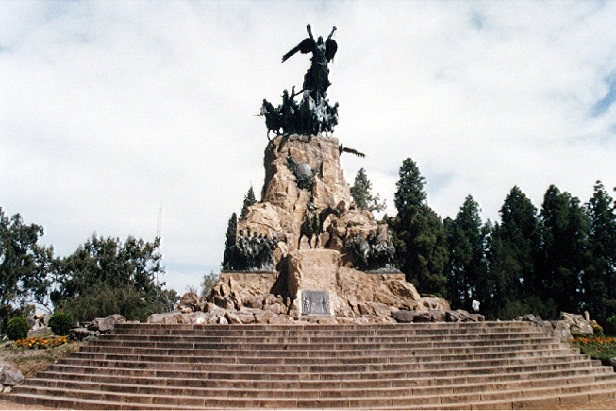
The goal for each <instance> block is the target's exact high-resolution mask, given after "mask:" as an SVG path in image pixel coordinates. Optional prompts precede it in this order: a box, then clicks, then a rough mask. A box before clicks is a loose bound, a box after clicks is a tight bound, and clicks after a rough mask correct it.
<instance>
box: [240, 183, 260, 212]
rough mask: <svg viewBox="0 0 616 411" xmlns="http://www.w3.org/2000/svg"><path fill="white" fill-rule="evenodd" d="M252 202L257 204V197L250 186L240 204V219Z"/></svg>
mask: <svg viewBox="0 0 616 411" xmlns="http://www.w3.org/2000/svg"><path fill="white" fill-rule="evenodd" d="M254 204H257V198H256V197H255V192H254V190H253V189H252V186H250V188H249V189H248V192H247V193H246V195H245V196H244V203H243V204H242V211H241V212H240V220H242V219H243V218H244V217H245V216H246V213H248V207H250V206H251V205H254Z"/></svg>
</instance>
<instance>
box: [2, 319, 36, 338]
mask: <svg viewBox="0 0 616 411" xmlns="http://www.w3.org/2000/svg"><path fill="white" fill-rule="evenodd" d="M28 331H30V323H28V320H27V319H26V317H13V318H11V319H10V320H9V322H8V324H7V327H6V335H7V337H9V339H10V340H21V339H23V338H26V337H27V336H28Z"/></svg>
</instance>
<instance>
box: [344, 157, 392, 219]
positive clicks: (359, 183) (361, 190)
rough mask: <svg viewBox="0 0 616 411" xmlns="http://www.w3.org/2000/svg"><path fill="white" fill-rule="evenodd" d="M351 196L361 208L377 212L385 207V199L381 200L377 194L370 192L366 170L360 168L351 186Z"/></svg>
mask: <svg viewBox="0 0 616 411" xmlns="http://www.w3.org/2000/svg"><path fill="white" fill-rule="evenodd" d="M351 196H353V200H355V204H357V207H358V208H359V209H361V210H369V211H372V212H379V211H383V210H385V208H387V204H386V202H385V200H383V201H382V202H381V199H380V196H379V194H376V195H373V194H372V183H371V182H370V180H368V176H367V175H366V170H364V168H363V167H362V168H360V169H359V170H358V171H357V175H356V176H355V183H354V184H353V186H352V187H351Z"/></svg>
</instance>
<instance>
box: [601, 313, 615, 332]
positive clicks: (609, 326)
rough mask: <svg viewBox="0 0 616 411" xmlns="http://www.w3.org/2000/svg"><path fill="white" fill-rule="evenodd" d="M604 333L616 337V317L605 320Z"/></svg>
mask: <svg viewBox="0 0 616 411" xmlns="http://www.w3.org/2000/svg"><path fill="white" fill-rule="evenodd" d="M604 332H605V333H606V334H607V335H616V315H612V316H611V317H609V318H607V319H606V320H605V327H604Z"/></svg>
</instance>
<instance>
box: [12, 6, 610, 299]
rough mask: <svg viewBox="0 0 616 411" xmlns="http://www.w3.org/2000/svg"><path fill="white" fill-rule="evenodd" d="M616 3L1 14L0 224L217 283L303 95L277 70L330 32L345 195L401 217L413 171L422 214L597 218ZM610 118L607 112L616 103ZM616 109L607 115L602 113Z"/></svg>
mask: <svg viewBox="0 0 616 411" xmlns="http://www.w3.org/2000/svg"><path fill="white" fill-rule="evenodd" d="M615 17H616V3H611V2H607V3H606V2H591V1H579V2H578V1H571V2H566V3H564V4H563V2H530V1H528V2H527V1H518V2H513V3H507V2H412V1H408V2H407V1H388V2H384V1H383V2H378V1H354V2H346V1H339V2H338V1H337V2H322V1H305V2H292V3H291V2H283V1H270V2H260V1H220V2H216V1H204V2H192V1H189V2H181V1H174V2H137V1H135V2H89V1H83V2H76V3H75V2H69V3H63V2H27V1H14V2H4V3H1V4H0V78H2V79H3V81H2V82H1V83H0V95H1V96H2V100H3V104H2V105H1V106H0V172H1V176H2V178H1V179H0V181H1V182H0V192H1V193H2V198H0V206H2V207H3V208H4V209H5V210H6V212H7V213H9V214H13V213H17V212H19V213H21V214H22V215H23V216H24V218H25V219H26V221H28V222H35V223H38V224H42V225H43V226H44V227H45V228H46V235H45V237H44V240H45V241H46V242H48V243H50V244H53V245H54V246H55V248H56V250H57V253H58V254H60V255H66V254H68V253H71V252H72V251H74V249H75V248H76V247H77V246H78V245H79V244H80V243H83V242H84V241H85V240H86V239H87V238H88V237H89V236H90V235H91V234H92V233H93V232H95V231H96V232H97V233H98V234H99V235H104V236H114V237H120V238H125V237H126V236H127V235H129V234H132V235H135V236H138V237H143V238H145V239H153V237H154V236H155V233H156V227H157V220H158V214H159V208H160V207H161V206H162V208H163V212H162V216H163V217H162V218H163V223H162V234H163V238H164V244H163V254H164V260H165V263H166V264H167V265H168V267H169V269H168V271H169V274H168V277H169V278H167V279H166V280H167V282H168V283H169V284H170V285H172V286H173V287H175V288H176V289H177V290H178V291H180V292H183V291H184V289H185V285H186V283H187V282H191V284H192V285H194V286H197V285H198V283H199V281H200V280H201V275H200V274H198V272H199V270H200V269H199V267H201V269H202V270H201V271H202V273H207V272H209V271H210V270H211V269H214V268H216V267H218V266H219V264H220V260H221V258H222V249H223V246H224V232H225V229H226V224H227V220H228V218H229V216H230V215H231V213H232V212H234V211H239V208H240V207H241V201H242V198H243V195H244V194H245V193H246V191H247V190H248V187H249V186H250V184H253V186H254V188H255V190H256V191H257V192H259V191H260V187H261V184H262V181H263V168H262V167H263V166H262V155H263V150H264V148H265V144H266V142H267V140H266V138H265V126H264V124H263V121H262V119H261V118H258V117H254V114H256V113H257V112H258V109H259V106H260V104H261V99H263V98H267V99H268V100H270V101H272V102H273V103H274V104H277V103H278V102H279V96H280V94H281V93H282V90H283V89H285V88H291V86H293V85H296V86H297V87H298V88H299V87H301V83H302V78H303V75H304V73H305V71H306V69H307V68H308V64H309V63H308V57H307V56H304V55H296V56H294V57H293V58H292V59H290V60H289V61H287V62H285V63H284V64H281V63H280V59H281V57H282V55H283V54H284V53H285V52H287V51H288V50H289V49H291V48H292V47H293V46H294V45H295V44H297V43H299V41H301V40H302V39H303V38H305V36H306V31H305V25H306V24H307V23H311V24H312V28H313V32H314V33H315V35H324V36H325V35H327V34H328V33H329V31H330V30H331V27H332V26H333V25H336V26H337V27H338V29H339V30H338V32H337V33H336V35H335V38H336V39H337V40H338V42H339V46H340V48H339V52H338V54H337V56H336V59H335V61H334V63H333V64H332V65H331V76H330V77H331V81H332V83H333V84H332V86H331V88H330V90H329V95H330V99H331V100H333V101H339V102H340V105H341V107H340V112H341V123H340V126H339V127H338V129H337V130H336V133H335V134H336V136H337V137H338V138H339V139H340V140H341V141H342V142H343V143H344V145H346V146H350V147H354V148H356V149H358V150H360V151H364V152H366V153H367V154H368V157H367V158H366V159H363V160H362V159H357V158H354V157H353V156H348V155H345V156H344V157H343V164H344V167H345V170H346V177H347V180H348V181H349V182H352V180H353V178H354V176H355V173H356V171H357V169H359V167H365V168H366V169H367V170H368V176H369V178H370V179H371V180H372V182H373V186H374V190H375V191H376V192H379V193H380V194H381V197H383V198H386V199H387V200H388V203H389V204H390V207H389V209H388V210H387V212H388V213H389V214H393V213H395V209H394V208H393V201H392V200H393V193H394V191H395V182H396V180H397V171H398V168H399V167H400V165H401V163H402V161H403V160H404V159H405V158H407V157H411V158H412V159H414V160H415V161H416V162H417V164H418V166H419V168H420V170H421V171H422V174H423V175H424V176H425V177H426V183H427V184H426V190H427V192H428V198H429V202H430V205H431V206H432V207H433V208H434V209H435V210H436V211H437V212H438V213H439V214H441V215H442V216H455V214H456V213H457V211H458V209H459V207H460V206H461V205H462V202H463V201H464V198H465V197H466V195H468V194H472V195H473V196H474V198H475V199H476V200H477V201H478V202H479V203H480V204H481V206H482V208H483V212H484V217H486V218H488V217H489V218H492V219H495V218H498V209H499V208H500V206H501V205H502V202H503V201H504V198H505V195H506V194H507V192H508V191H509V190H510V189H511V188H512V187H513V186H514V185H518V186H520V187H521V188H522V190H524V191H525V192H526V193H527V194H528V195H529V196H530V197H531V199H532V200H533V202H534V203H535V205H537V206H539V205H540V203H541V200H542V197H543V193H544V192H545V190H547V188H548V186H549V185H550V184H556V185H557V186H558V187H559V188H560V189H561V190H562V191H569V192H571V193H572V194H573V195H576V196H578V197H580V199H581V200H582V201H583V202H585V201H587V200H588V199H589V197H590V195H591V193H592V186H593V184H594V182H595V180H598V179H601V180H603V181H604V183H605V185H606V187H612V186H615V185H616V180H615V177H614V176H615V175H616V166H615V165H614V161H613V158H614V157H615V156H614V154H615V151H616V143H615V134H616V130H615V124H616V109H615V108H614V105H613V104H612V105H610V104H606V108H605V110H601V111H599V112H598V111H597V110H596V109H595V111H593V107H596V105H597V103H598V102H600V101H602V100H604V99H605V98H606V96H607V95H608V94H609V93H610V90H611V89H610V87H612V84H611V83H612V80H613V75H614V74H613V73H615V72H616V47H615V46H616V31H614V30H613V29H612V26H613V21H614V18H615ZM605 101H607V100H605ZM608 102H609V101H608Z"/></svg>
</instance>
